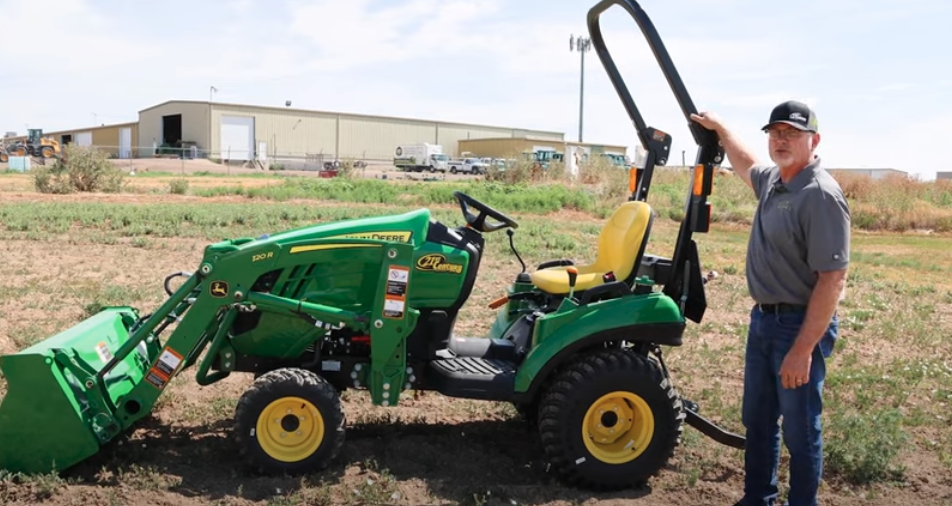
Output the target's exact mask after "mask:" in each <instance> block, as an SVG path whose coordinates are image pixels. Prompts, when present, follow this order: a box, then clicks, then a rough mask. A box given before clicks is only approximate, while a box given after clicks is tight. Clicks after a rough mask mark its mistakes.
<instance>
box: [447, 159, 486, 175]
mask: <svg viewBox="0 0 952 506" xmlns="http://www.w3.org/2000/svg"><path fill="white" fill-rule="evenodd" d="M446 165H447V167H449V171H450V174H456V173H467V174H485V173H486V169H488V168H489V166H488V165H486V164H485V163H484V162H483V161H482V160H480V159H479V158H474V157H466V158H459V159H455V160H450V161H449V162H448V163H447V164H446Z"/></svg>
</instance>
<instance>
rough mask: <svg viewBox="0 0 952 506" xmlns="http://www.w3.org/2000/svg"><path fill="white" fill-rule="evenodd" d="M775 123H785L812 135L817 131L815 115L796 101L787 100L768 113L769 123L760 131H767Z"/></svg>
mask: <svg viewBox="0 0 952 506" xmlns="http://www.w3.org/2000/svg"><path fill="white" fill-rule="evenodd" d="M777 123H786V124H788V125H790V126H792V127H794V128H798V129H800V130H806V131H808V132H814V133H816V132H817V129H818V125H817V119H816V113H814V112H813V109H810V106H808V105H807V104H804V103H803V102H799V101H796V100H788V101H786V102H784V103H782V104H780V105H778V106H777V107H774V109H773V111H771V112H770V122H768V123H767V124H766V125H764V126H763V128H762V130H767V129H768V128H770V126H771V125H775V124H777Z"/></svg>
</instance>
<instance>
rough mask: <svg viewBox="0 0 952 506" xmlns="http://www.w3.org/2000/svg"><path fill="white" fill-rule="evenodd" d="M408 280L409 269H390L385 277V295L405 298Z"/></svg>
mask: <svg viewBox="0 0 952 506" xmlns="http://www.w3.org/2000/svg"><path fill="white" fill-rule="evenodd" d="M409 278H410V269H406V268H403V267H390V274H389V275H388V276H387V295H388V296H390V295H395V296H397V297H406V295H407V280H408V279H409Z"/></svg>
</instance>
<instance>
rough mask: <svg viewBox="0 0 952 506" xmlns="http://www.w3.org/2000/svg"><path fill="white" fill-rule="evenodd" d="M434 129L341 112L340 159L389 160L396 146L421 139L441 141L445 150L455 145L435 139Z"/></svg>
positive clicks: (420, 140) (405, 122)
mask: <svg viewBox="0 0 952 506" xmlns="http://www.w3.org/2000/svg"><path fill="white" fill-rule="evenodd" d="M436 130H437V129H436V125H435V124H434V123H423V122H414V121H399V120H392V119H384V118H379V119H377V118H355V117H350V116H345V115H341V117H340V153H341V158H356V159H372V160H374V159H375V160H389V159H392V158H393V156H394V149H395V148H396V147H397V146H398V145H400V144H419V143H422V142H429V143H433V144H441V145H442V146H443V152H444V153H449V152H450V148H453V149H455V148H456V146H455V143H454V145H452V146H450V145H448V144H447V143H445V142H443V141H442V138H441V139H440V142H437V141H436ZM441 132H442V129H441ZM441 137H442V134H441Z"/></svg>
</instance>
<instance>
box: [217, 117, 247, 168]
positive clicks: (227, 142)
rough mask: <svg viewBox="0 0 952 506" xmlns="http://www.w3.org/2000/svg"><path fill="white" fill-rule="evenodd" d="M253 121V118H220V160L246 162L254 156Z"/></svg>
mask: <svg viewBox="0 0 952 506" xmlns="http://www.w3.org/2000/svg"><path fill="white" fill-rule="evenodd" d="M254 141H255V119H254V117H253V116H222V117H221V143H220V144H219V146H220V149H221V155H220V156H221V159H222V160H241V161H248V160H251V159H252V156H253V155H254V151H255V150H254Z"/></svg>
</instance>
